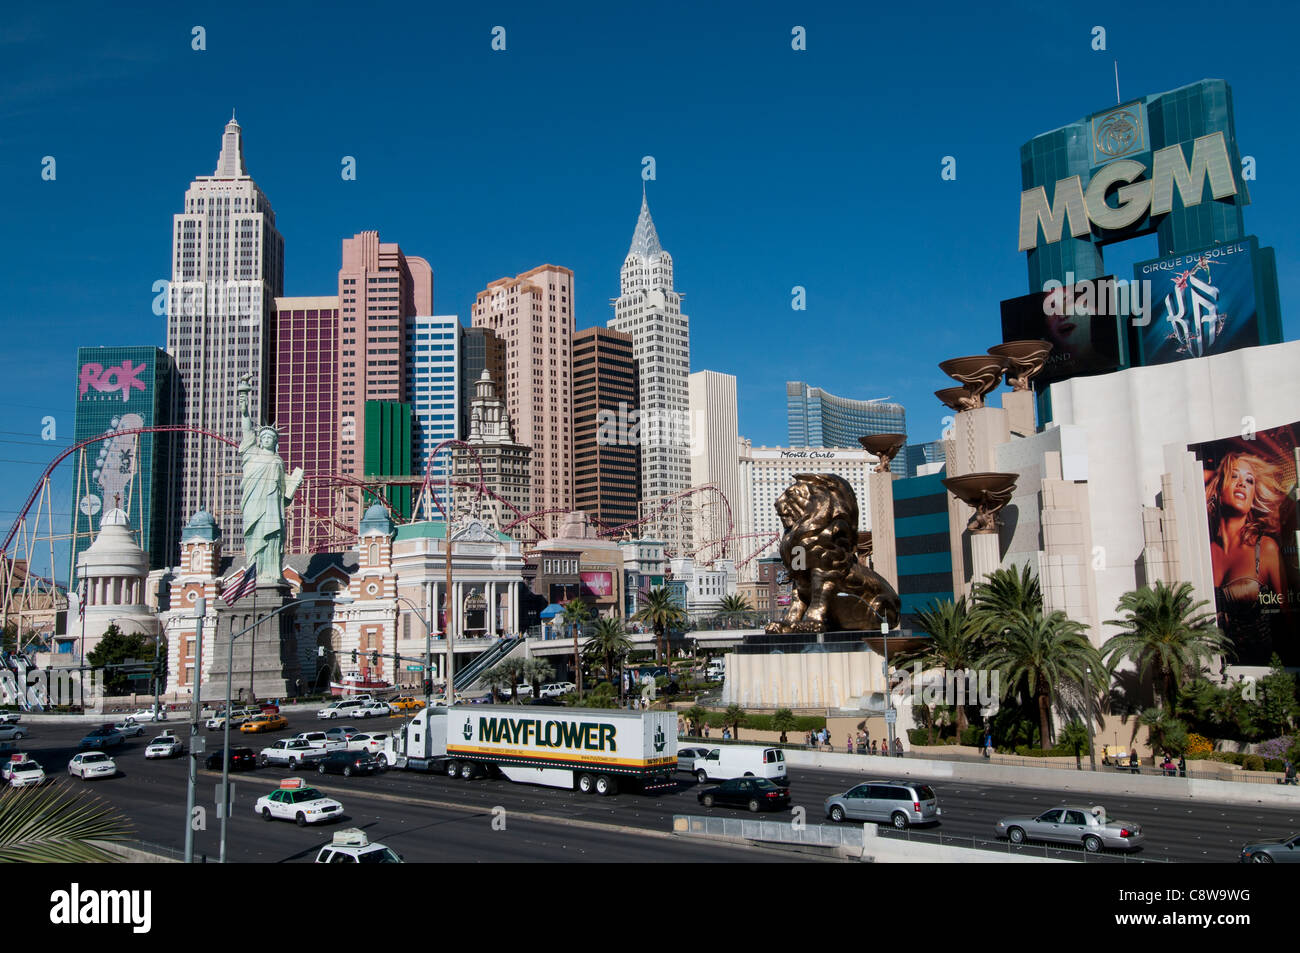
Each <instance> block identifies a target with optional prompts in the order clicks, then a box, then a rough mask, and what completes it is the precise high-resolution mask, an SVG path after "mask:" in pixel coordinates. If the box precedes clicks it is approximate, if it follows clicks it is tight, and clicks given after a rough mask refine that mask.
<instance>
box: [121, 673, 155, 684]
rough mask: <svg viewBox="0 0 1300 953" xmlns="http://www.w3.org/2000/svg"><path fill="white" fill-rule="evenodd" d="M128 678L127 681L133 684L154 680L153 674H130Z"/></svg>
mask: <svg viewBox="0 0 1300 953" xmlns="http://www.w3.org/2000/svg"><path fill="white" fill-rule="evenodd" d="M126 678H127V681H131V682H147V681H148V680H149V679H151V678H153V672H130V673H128V674H127V676H126Z"/></svg>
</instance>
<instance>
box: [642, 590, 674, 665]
mask: <svg viewBox="0 0 1300 953" xmlns="http://www.w3.org/2000/svg"><path fill="white" fill-rule="evenodd" d="M641 602H642V605H641V608H640V610H638V611H637V613H636V615H634V616H632V618H633V619H635V620H636V621H637V622H648V623H650V625H651V626H652V627H653V628H654V630H655V637H656V638H657V639H658V641H659V647H658V651H659V653H660V654H659V658H660V659H666V658H667V657H668V629H669V627H670V626H673V625H680V624H682V623H683V622H685V621H686V610H685V609H683V608H682V607H681V606H679V605H678V604H677V603H676V602H674V601H673V594H672V591H671V590H670V589H669V588H668V587H667V586H660V587H659V588H657V589H651V590H650V591H649V592H645V593H642V594H641Z"/></svg>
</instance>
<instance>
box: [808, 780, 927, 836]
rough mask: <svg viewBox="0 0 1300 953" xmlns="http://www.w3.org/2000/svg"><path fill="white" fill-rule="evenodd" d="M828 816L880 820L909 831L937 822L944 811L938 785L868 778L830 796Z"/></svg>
mask: <svg viewBox="0 0 1300 953" xmlns="http://www.w3.org/2000/svg"><path fill="white" fill-rule="evenodd" d="M825 810H826V816H827V817H829V818H830V819H831V820H832V821H835V822H836V823H837V824H838V823H839V822H841V821H877V822H883V823H887V824H892V825H893V826H894V827H895V828H897V829H898V830H900V831H901V830H906V829H907V827H908V826H910V825H912V824H933V823H935V822H937V821H938V820H939V816H940V815H941V814H943V810H942V809H941V808H940V807H939V798H938V796H937V795H936V794H935V793H934V788H932V787H930V785H928V784H921V783H920V782H917V781H899V780H894V781H867V782H865V783H863V784H859V785H857V786H856V787H852V788H849V790H847V791H845V792H844V793H843V794H832V795H831V796H830V797H828V798H827V799H826V803H825Z"/></svg>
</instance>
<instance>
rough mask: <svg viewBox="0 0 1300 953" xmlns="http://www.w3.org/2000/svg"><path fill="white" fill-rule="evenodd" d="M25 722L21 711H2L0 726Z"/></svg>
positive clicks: (0, 712) (0, 713)
mask: <svg viewBox="0 0 1300 953" xmlns="http://www.w3.org/2000/svg"><path fill="white" fill-rule="evenodd" d="M22 720H23V713H22V712H20V711H0V725H16V724H18V722H20V721H22Z"/></svg>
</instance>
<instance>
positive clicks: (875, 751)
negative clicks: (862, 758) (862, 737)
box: [871, 741, 880, 755]
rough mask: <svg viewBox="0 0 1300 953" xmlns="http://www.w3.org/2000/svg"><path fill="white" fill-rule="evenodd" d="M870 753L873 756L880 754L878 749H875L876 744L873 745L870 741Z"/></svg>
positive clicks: (873, 742)
mask: <svg viewBox="0 0 1300 953" xmlns="http://www.w3.org/2000/svg"><path fill="white" fill-rule="evenodd" d="M871 753H872V754H874V755H879V754H880V751H879V749H878V748H877V747H876V743H875V741H872V742H871Z"/></svg>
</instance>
